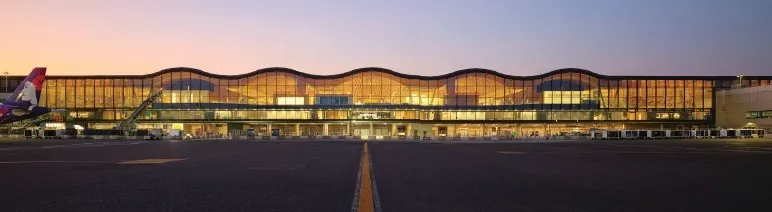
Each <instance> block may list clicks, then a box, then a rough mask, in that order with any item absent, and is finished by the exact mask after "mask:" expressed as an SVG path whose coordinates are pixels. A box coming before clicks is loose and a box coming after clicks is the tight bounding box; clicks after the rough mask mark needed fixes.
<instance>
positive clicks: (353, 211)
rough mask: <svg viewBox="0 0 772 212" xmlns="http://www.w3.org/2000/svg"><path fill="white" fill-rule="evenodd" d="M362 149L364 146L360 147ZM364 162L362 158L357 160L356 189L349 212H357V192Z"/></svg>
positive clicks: (360, 183)
mask: <svg viewBox="0 0 772 212" xmlns="http://www.w3.org/2000/svg"><path fill="white" fill-rule="evenodd" d="M362 146H363V147H364V145H362ZM362 154H364V149H363V150H362ZM363 162H364V157H360V158H359V170H357V182H356V188H355V189H354V199H353V200H352V202H351V212H357V211H359V198H360V197H359V190H360V189H361V188H362V164H363Z"/></svg>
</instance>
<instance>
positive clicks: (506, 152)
mask: <svg viewBox="0 0 772 212" xmlns="http://www.w3.org/2000/svg"><path fill="white" fill-rule="evenodd" d="M496 153H499V154H506V155H524V154H525V152H515V151H497V152H496Z"/></svg>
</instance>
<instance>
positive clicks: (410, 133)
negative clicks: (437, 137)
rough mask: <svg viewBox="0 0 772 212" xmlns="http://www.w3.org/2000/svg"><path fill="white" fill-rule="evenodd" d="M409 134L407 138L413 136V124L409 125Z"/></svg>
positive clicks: (406, 134) (407, 133)
mask: <svg viewBox="0 0 772 212" xmlns="http://www.w3.org/2000/svg"><path fill="white" fill-rule="evenodd" d="M406 131H407V132H405V136H413V124H412V123H411V124H407V129H406Z"/></svg>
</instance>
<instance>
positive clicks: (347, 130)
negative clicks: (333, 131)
mask: <svg viewBox="0 0 772 212" xmlns="http://www.w3.org/2000/svg"><path fill="white" fill-rule="evenodd" d="M346 135H351V123H346Z"/></svg>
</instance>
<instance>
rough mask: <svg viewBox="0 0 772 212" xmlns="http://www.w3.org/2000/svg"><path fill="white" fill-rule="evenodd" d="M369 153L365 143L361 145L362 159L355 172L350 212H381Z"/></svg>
mask: <svg viewBox="0 0 772 212" xmlns="http://www.w3.org/2000/svg"><path fill="white" fill-rule="evenodd" d="M370 159H371V158H370V153H369V150H368V148H367V143H366V142H365V144H364V145H363V149H362V159H361V160H360V164H359V173H358V174H357V188H356V191H354V201H353V203H352V206H351V211H352V212H381V211H382V210H381V204H380V198H379V197H378V187H377V186H376V184H375V178H374V177H375V176H374V175H373V164H372V162H370Z"/></svg>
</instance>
